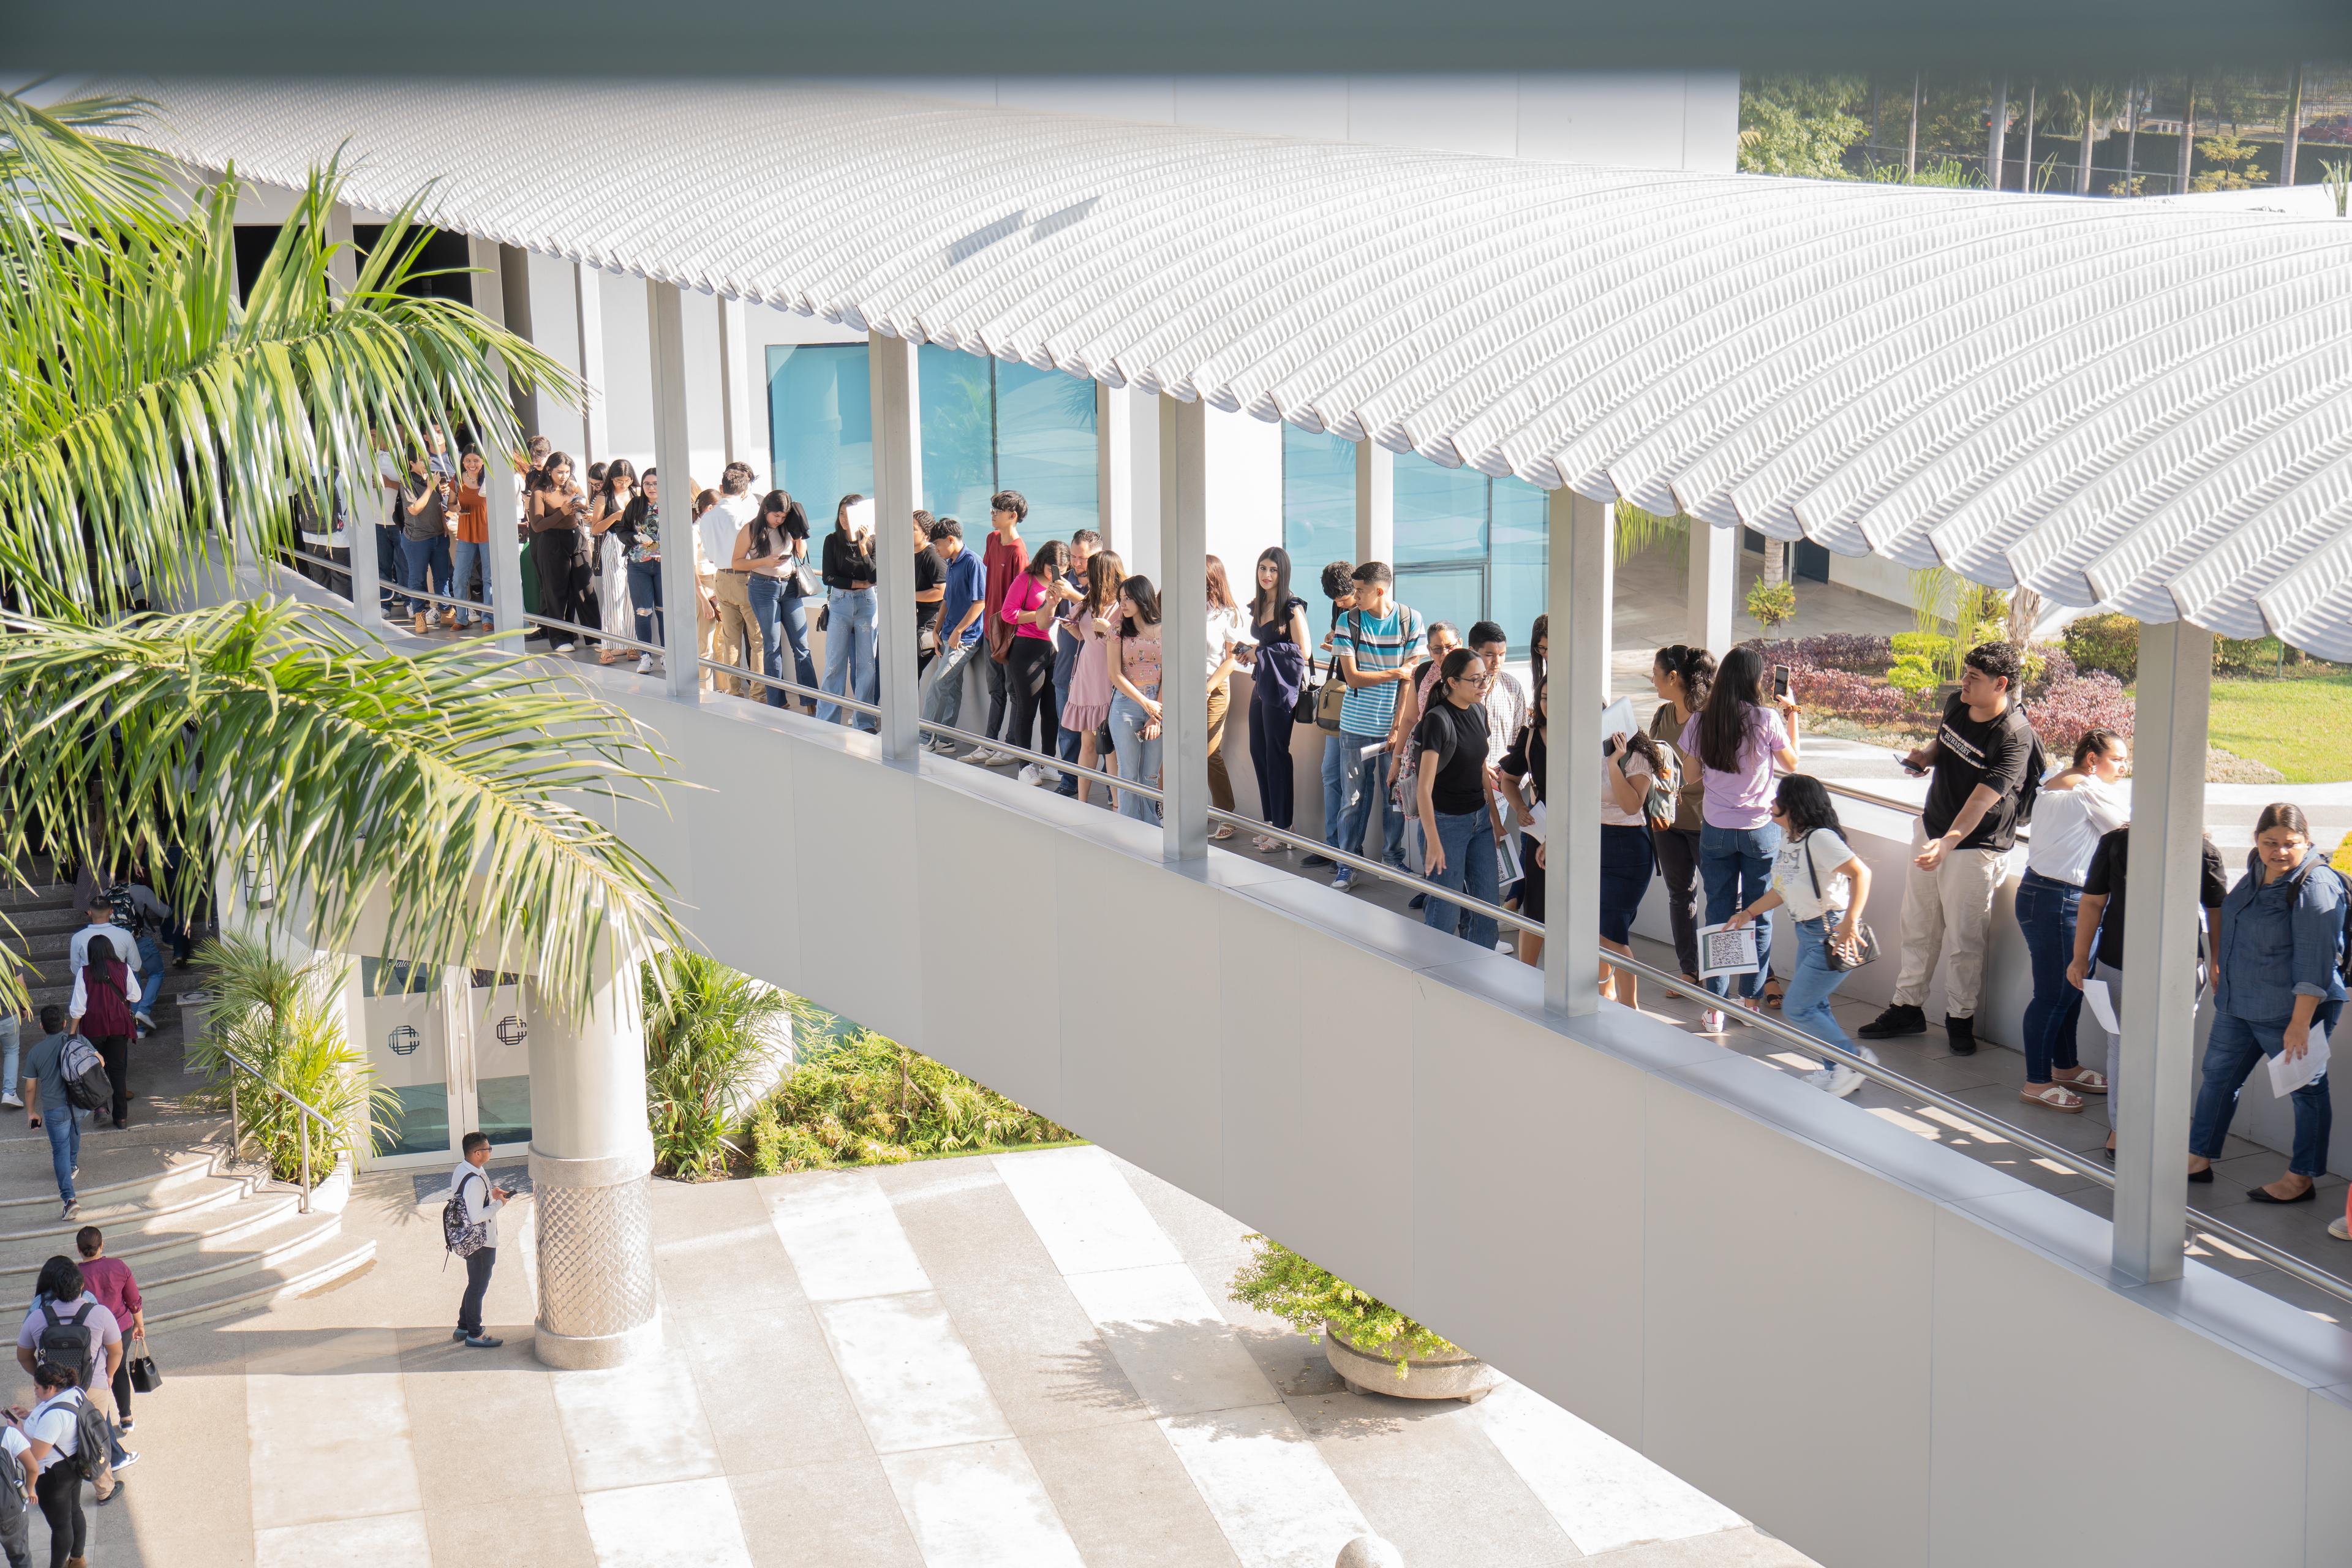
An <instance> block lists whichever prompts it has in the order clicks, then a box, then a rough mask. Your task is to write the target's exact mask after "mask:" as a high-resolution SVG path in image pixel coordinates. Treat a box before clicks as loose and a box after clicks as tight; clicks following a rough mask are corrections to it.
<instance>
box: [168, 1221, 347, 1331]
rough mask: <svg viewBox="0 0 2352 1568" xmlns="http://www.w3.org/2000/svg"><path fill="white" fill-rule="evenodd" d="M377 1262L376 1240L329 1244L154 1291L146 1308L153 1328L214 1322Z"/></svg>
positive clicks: (335, 1281) (311, 1290) (332, 1282)
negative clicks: (164, 1292)
mask: <svg viewBox="0 0 2352 1568" xmlns="http://www.w3.org/2000/svg"><path fill="white" fill-rule="evenodd" d="M337 1239H339V1240H340V1239H341V1237H337ZM374 1264H375V1243H374V1242H373V1241H360V1242H352V1243H350V1244H348V1245H346V1246H342V1247H324V1248H320V1249H319V1250H316V1251H312V1252H307V1253H305V1254H303V1255H302V1256H300V1257H299V1258H291V1259H289V1260H288V1261H286V1262H284V1263H281V1264H276V1265H272V1266H269V1267H267V1268H256V1269H254V1270H252V1271H250V1272H247V1273H240V1274H227V1275H220V1276H216V1277H214V1278H211V1279H203V1280H199V1281H196V1282H194V1284H192V1285H190V1286H188V1287H186V1288H185V1289H180V1290H174V1291H173V1292H172V1293H171V1294H169V1295H168V1296H166V1297H164V1298H163V1300H157V1299H156V1298H155V1297H154V1296H152V1294H151V1295H150V1296H149V1297H148V1305H147V1306H146V1307H145V1308H144V1309H143V1310H144V1312H145V1314H146V1318H147V1322H148V1326H149V1327H151V1328H152V1327H155V1326H158V1325H161V1324H165V1323H169V1324H172V1325H173V1326H174V1327H179V1326H182V1325H185V1324H190V1323H202V1322H208V1321H212V1320H214V1319H215V1318H226V1317H233V1316H235V1315H236V1314H237V1313H240V1312H257V1311H259V1310H261V1309H263V1308H265V1307H267V1306H269V1305H270V1304H271V1303H272V1302H276V1301H281V1300H289V1299H291V1298H293V1297H297V1296H310V1295H316V1294H318V1293H319V1292H320V1291H322V1290H326V1289H331V1288H332V1287H334V1286H337V1285H341V1284H344V1283H346V1282H347V1281H349V1280H351V1279H355V1278H357V1277H358V1276H359V1275H361V1274H362V1273H364V1272H366V1271H367V1270H368V1269H369V1268H373V1266H374Z"/></svg>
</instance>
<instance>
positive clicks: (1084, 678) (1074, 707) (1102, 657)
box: [1062, 550, 1127, 804]
mask: <svg viewBox="0 0 2352 1568" xmlns="http://www.w3.org/2000/svg"><path fill="white" fill-rule="evenodd" d="M1126 577H1127V565H1126V563H1124V562H1122V561H1120V560H1119V558H1118V555H1117V554H1116V553H1114V552H1111V551H1108V550H1097V551H1096V552H1095V553H1094V554H1093V555H1092V556H1090V557H1089V558H1088V559H1087V592H1086V596H1085V597H1084V598H1082V599H1079V600H1077V601H1076V603H1074V604H1072V605H1069V606H1068V607H1067V608H1066V610H1065V611H1064V612H1063V619H1064V620H1066V621H1067V622H1069V623H1070V629H1071V631H1072V633H1073V634H1074V635H1075V636H1076V637H1077V639H1078V644H1079V647H1078V662H1077V663H1076V666H1075V667H1073V668H1072V669H1071V671H1070V700H1069V701H1067V702H1066V703H1064V704H1063V705H1062V731H1063V732H1064V733H1065V734H1068V733H1071V732H1073V731H1075V732H1076V735H1077V737H1078V765H1079V766H1080V767H1087V768H1100V767H1102V765H1103V764H1102V749H1101V746H1100V745H1099V743H1098V742H1097V736H1098V735H1100V734H1101V732H1102V728H1103V726H1104V725H1105V724H1108V722H1110V699H1111V685H1110V641H1111V636H1112V634H1113V633H1115V632H1117V631H1118V585H1119V584H1120V583H1122V582H1124V581H1125V580H1126ZM1093 785H1094V781H1093V780H1092V779H1089V778H1087V777H1086V776H1084V775H1083V774H1081V775H1080V776H1079V779H1078V800H1079V801H1080V803H1081V804H1083V803H1085V802H1087V801H1088V800H1091V799H1092V798H1093V797H1094V788H1093Z"/></svg>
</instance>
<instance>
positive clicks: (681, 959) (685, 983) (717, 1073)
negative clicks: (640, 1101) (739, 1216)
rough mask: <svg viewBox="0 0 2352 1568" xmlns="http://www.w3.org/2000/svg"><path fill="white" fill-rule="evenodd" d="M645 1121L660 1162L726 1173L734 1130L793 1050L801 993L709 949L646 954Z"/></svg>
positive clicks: (805, 1012)
mask: <svg viewBox="0 0 2352 1568" xmlns="http://www.w3.org/2000/svg"><path fill="white" fill-rule="evenodd" d="M646 971H647V973H646V986H645V995H646V1003H645V1020H646V1121H648V1122H649V1123H650V1124H651V1126H652V1129H653V1135H654V1162H655V1164H656V1166H657V1167H658V1168H659V1169H661V1170H662V1171H664V1172H667V1173H669V1174H671V1175H674V1176H677V1177H680V1178H681V1179H683V1180H686V1181H689V1182H699V1181H706V1180H709V1178H711V1177H713V1176H718V1175H723V1174H725V1173H726V1168H727V1147H728V1146H727V1142H726V1140H727V1135H728V1133H729V1132H730V1131H734V1129H735V1128H736V1126H737V1124H738V1123H739V1122H740V1121H741V1120H742V1117H743V1114H744V1112H745V1111H746V1110H749V1109H750V1102H751V1100H753V1099H755V1098H756V1097H757V1096H758V1095H760V1094H761V1093H762V1092H763V1091H765V1090H766V1089H768V1087H769V1086H770V1085H771V1084H772V1083H773V1081H774V1079H775V1076H776V1070H777V1068H779V1067H780V1066H781V1065H782V1064H783V1063H784V1062H785V1061H787V1060H788V1059H789V1058H790V1055H791V1041H792V1036H793V1026H794V1024H795V1023H806V1022H808V1021H810V1020H811V1019H813V1016H814V1010H813V1009H812V1008H810V1006H809V1005H808V1004H806V1003H804V1002H803V1001H801V1000H800V999H799V998H798V997H794V996H787V995H786V994H784V993H783V992H781V991H778V990H776V989H775V988H774V987H773V986H771V985H768V984H763V983H761V982H760V981H757V980H754V979H752V978H751V976H750V975H748V974H744V973H740V972H738V971H736V970H732V969H730V968H728V967H727V966H726V965H725V964H723V963H719V961H718V960H716V959H714V958H710V957H708V956H706V955H704V954H702V953H698V952H683V951H673V952H666V953H663V954H662V955H661V956H660V957H659V958H658V959H655V960H653V961H651V962H649V963H646Z"/></svg>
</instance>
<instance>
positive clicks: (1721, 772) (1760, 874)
mask: <svg viewBox="0 0 2352 1568" xmlns="http://www.w3.org/2000/svg"><path fill="white" fill-rule="evenodd" d="M1763 679H1764V660H1763V659H1762V658H1761V657H1759V655H1758V654H1757V652H1756V650H1755V649H1754V648H1752V647H1736V648H1733V649H1732V650H1731V651H1730V652H1729V653H1727V654H1726V655H1725V656H1724V658H1723V668H1721V669H1719V670H1717V672H1716V676H1715V689H1714V690H1713V691H1711V692H1709V693H1708V694H1707V699H1706V707H1704V708H1702V709H1700V710H1698V711H1697V712H1696V713H1694V714H1692V715H1691V720H1690V722H1689V723H1687V724H1685V725H1684V726H1683V733H1682V739H1681V740H1680V741H1679V742H1677V744H1678V745H1679V746H1680V748H1681V750H1682V752H1683V754H1684V755H1685V756H1695V757H1696V758H1698V759H1699V773H1700V776H1701V777H1702V778H1703V779H1704V780H1705V781H1706V799H1705V800H1704V801H1703V802H1702V803H1701V805H1700V808H1699V835H1698V874H1699V880H1700V882H1701V883H1703V884H1704V885H1705V887H1706V923H1707V924H1709V925H1720V924H1722V923H1723V922H1724V921H1727V920H1729V919H1730V918H1731V914H1732V911H1733V910H1740V909H1745V908H1746V907H1747V906H1748V905H1749V904H1752V903H1754V902H1755V901H1756V900H1759V899H1760V898H1762V897H1763V896H1764V894H1765V892H1766V890H1767V889H1769V887H1770V886H1771V879H1772V857H1773V856H1774V855H1775V854H1777V853H1779V851H1780V828H1778V827H1776V826H1773V823H1772V764H1773V763H1779V764H1780V766H1781V767H1782V768H1784V769H1786V770H1787V771H1789V772H1790V773H1794V772H1795V771H1796V768H1797V705H1796V703H1795V701H1794V700H1791V699H1790V698H1787V697H1780V698H1775V699H1774V700H1773V701H1772V705H1771V706H1770V707H1767V706H1766V705H1765V702H1764V697H1763ZM1757 946H1758V948H1759V953H1758V963H1757V965H1756V973H1753V974H1744V975H1740V976H1738V981H1739V989H1738V992H1737V993H1736V994H1737V995H1738V996H1739V998H1740V999H1741V1000H1742V1001H1743V1002H1745V1003H1747V1005H1749V1006H1750V1007H1753V1006H1754V1005H1756V998H1757V997H1758V996H1759V995H1760V994H1762V993H1763V989H1764V977H1765V976H1766V975H1767V974H1769V973H1771V971H1772V930H1771V927H1770V926H1769V925H1767V926H1764V927H1762V928H1760V929H1759V931H1758V932H1757ZM1732 978H1733V977H1732V976H1729V975H1718V976H1717V977H1716V978H1714V979H1712V980H1709V981H1708V982H1707V985H1708V986H1709V988H1710V989H1713V990H1715V991H1717V992H1718V993H1721V994H1726V995H1730V994H1735V993H1733V992H1732V991H1731V990H1730V989H1729V987H1728V986H1727V984H1726V983H1727V981H1729V980H1730V979H1732Z"/></svg>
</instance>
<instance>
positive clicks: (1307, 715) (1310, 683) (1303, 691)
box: [1290, 658, 1315, 724]
mask: <svg viewBox="0 0 2352 1568" xmlns="http://www.w3.org/2000/svg"><path fill="white" fill-rule="evenodd" d="M1290 721H1291V722H1292V723H1294V724H1312V723H1313V722H1315V661H1314V660H1313V659H1311V658H1310V659H1308V660H1307V675H1306V679H1302V680H1301V681H1299V683H1298V700H1297V701H1296V702H1294V703H1292V704H1291V705H1290Z"/></svg>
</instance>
